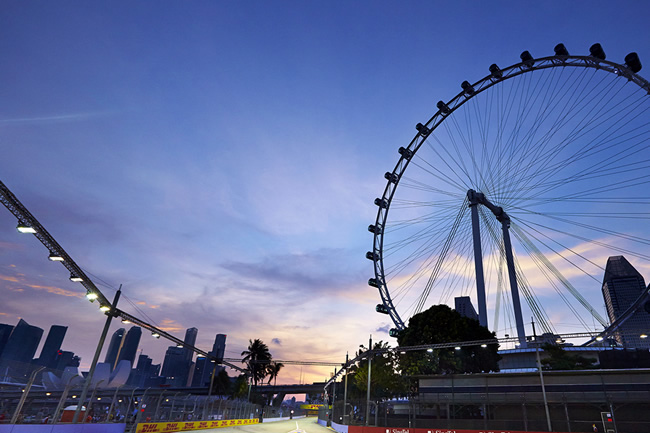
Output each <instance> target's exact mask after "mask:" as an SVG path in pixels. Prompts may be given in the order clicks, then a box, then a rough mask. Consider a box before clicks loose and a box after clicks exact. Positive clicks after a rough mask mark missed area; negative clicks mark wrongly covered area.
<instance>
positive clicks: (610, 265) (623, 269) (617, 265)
mask: <svg viewBox="0 0 650 433" xmlns="http://www.w3.org/2000/svg"><path fill="white" fill-rule="evenodd" d="M602 290H603V298H604V299H605V307H606V308H607V315H608V316H609V320H610V322H612V323H613V322H614V321H616V319H618V318H619V317H621V316H622V315H623V313H625V311H627V309H628V308H629V307H630V306H632V304H633V303H634V301H636V300H637V299H638V298H639V296H640V295H641V294H642V293H643V291H644V290H646V286H645V281H644V279H643V276H641V274H640V273H639V271H637V270H636V269H635V268H634V266H632V265H631V264H630V262H628V261H627V260H626V259H625V257H623V256H612V257H610V258H608V259H607V266H606V267H605V276H604V278H603V287H602ZM648 333H650V314H649V313H648V312H646V311H645V310H644V309H640V310H638V311H636V312H635V313H634V314H632V316H631V317H630V318H629V319H627V320H626V321H625V322H624V323H623V325H621V326H620V327H619V328H618V330H617V331H616V333H615V334H614V338H615V339H616V341H617V342H618V343H619V344H620V345H622V346H623V347H625V348H628V349H633V348H637V349H641V348H643V349H650V341H648V338H644V339H642V338H641V337H640V335H641V334H648Z"/></svg>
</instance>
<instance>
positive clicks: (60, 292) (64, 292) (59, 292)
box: [0, 275, 83, 298]
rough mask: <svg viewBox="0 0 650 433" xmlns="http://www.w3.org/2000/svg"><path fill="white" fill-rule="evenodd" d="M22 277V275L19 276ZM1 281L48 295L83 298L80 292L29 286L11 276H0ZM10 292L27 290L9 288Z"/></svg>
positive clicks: (34, 285) (38, 285)
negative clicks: (44, 292) (42, 291)
mask: <svg viewBox="0 0 650 433" xmlns="http://www.w3.org/2000/svg"><path fill="white" fill-rule="evenodd" d="M19 276H20V275H19ZM0 280H2V281H9V282H11V283H18V284H21V285H23V286H26V287H29V288H31V289H36V290H44V291H46V292H48V293H52V294H55V295H61V296H70V297H76V298H81V297H83V294H82V293H79V292H72V291H70V290H66V289H62V288H60V287H55V286H43V285H40V284H29V283H26V282H25V281H23V280H22V279H19V278H16V277H13V276H9V275H0ZM7 289H9V290H13V291H14V292H24V291H25V289H24V288H22V287H7Z"/></svg>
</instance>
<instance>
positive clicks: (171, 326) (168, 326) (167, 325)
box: [158, 319, 185, 332]
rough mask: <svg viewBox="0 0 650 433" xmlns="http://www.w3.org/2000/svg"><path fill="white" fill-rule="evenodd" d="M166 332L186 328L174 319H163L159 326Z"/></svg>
mask: <svg viewBox="0 0 650 433" xmlns="http://www.w3.org/2000/svg"><path fill="white" fill-rule="evenodd" d="M158 328H160V329H162V330H163V331H165V332H177V331H183V330H185V328H184V327H183V326H182V325H180V324H179V323H178V322H176V321H175V320H173V319H163V321H162V324H160V326H158Z"/></svg>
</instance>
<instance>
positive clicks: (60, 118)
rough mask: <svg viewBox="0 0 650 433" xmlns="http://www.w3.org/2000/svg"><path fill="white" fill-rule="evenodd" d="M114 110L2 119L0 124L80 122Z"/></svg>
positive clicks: (105, 114) (108, 113)
mask: <svg viewBox="0 0 650 433" xmlns="http://www.w3.org/2000/svg"><path fill="white" fill-rule="evenodd" d="M113 113H114V112H112V111H87V112H81V113H69V114H52V115H44V116H33V117H18V118H14V119H0V124H2V123H4V124H7V125H11V124H39V123H59V122H79V121H84V120H89V119H93V118H97V117H103V116H107V115H110V114H113Z"/></svg>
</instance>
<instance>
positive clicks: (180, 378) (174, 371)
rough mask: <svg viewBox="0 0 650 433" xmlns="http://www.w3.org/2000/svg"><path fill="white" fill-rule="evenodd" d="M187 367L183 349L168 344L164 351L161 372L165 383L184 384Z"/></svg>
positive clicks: (172, 384)
mask: <svg viewBox="0 0 650 433" xmlns="http://www.w3.org/2000/svg"><path fill="white" fill-rule="evenodd" d="M188 367H189V366H188V362H187V359H186V354H185V349H183V348H182V347H176V346H169V347H168V348H167V351H166V352H165V360H164V361H163V366H162V373H161V375H162V376H163V377H165V378H166V380H165V383H166V384H168V385H171V386H179V387H180V386H186V382H187V369H188Z"/></svg>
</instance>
